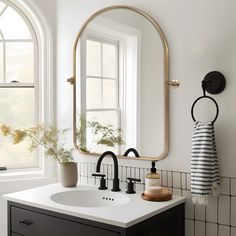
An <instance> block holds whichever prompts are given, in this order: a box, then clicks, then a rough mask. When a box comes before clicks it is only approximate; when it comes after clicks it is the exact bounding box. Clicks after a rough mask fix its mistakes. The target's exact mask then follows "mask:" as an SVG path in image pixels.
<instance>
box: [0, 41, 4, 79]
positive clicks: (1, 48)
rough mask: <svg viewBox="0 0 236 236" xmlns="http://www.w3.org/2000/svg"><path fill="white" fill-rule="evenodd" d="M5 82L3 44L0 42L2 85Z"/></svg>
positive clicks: (0, 75) (0, 77)
mask: <svg viewBox="0 0 236 236" xmlns="http://www.w3.org/2000/svg"><path fill="white" fill-rule="evenodd" d="M3 82H4V81H3V43H1V42H0V83H3Z"/></svg>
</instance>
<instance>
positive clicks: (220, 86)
mask: <svg viewBox="0 0 236 236" xmlns="http://www.w3.org/2000/svg"><path fill="white" fill-rule="evenodd" d="M225 85H226V80H225V77H224V75H223V74H222V73H220V72H219V71H211V72H209V73H208V74H206V76H205V77H204V79H203V80H202V91H203V96H201V97H199V98H197V99H196V100H195V101H194V103H193V105H192V108H191V115H192V118H193V120H194V122H195V121H196V119H195V118H194V114H193V109H194V106H195V104H196V103H197V102H198V101H199V100H200V99H202V98H208V99H210V100H212V101H213V102H214V103H215V105H216V116H215V118H214V120H213V121H212V124H214V123H215V121H216V120H217V117H218V115H219V107H218V104H217V102H216V101H215V99H214V98H212V97H210V96H206V91H207V92H208V93H211V94H218V93H221V92H222V91H223V90H224V88H225Z"/></svg>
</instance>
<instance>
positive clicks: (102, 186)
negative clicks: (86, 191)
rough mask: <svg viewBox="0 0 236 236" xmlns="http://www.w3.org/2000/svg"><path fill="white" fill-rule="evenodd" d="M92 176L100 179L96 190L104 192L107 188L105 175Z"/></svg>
mask: <svg viewBox="0 0 236 236" xmlns="http://www.w3.org/2000/svg"><path fill="white" fill-rule="evenodd" d="M92 176H95V177H101V179H100V186H99V187H98V189H100V190H106V189H107V186H106V179H105V177H106V175H104V174H96V173H95V174H92Z"/></svg>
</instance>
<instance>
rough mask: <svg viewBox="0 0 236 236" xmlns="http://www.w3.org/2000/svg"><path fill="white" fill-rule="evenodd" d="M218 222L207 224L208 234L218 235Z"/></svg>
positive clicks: (208, 235)
mask: <svg viewBox="0 0 236 236" xmlns="http://www.w3.org/2000/svg"><path fill="white" fill-rule="evenodd" d="M217 227H218V226H217V224H212V223H207V224H206V236H216V235H217Z"/></svg>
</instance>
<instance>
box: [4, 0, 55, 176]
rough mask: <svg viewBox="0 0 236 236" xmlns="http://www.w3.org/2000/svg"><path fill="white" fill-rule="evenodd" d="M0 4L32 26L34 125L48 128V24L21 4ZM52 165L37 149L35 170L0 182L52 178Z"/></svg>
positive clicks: (8, 172)
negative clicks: (35, 103)
mask: <svg viewBox="0 0 236 236" xmlns="http://www.w3.org/2000/svg"><path fill="white" fill-rule="evenodd" d="M1 1H2V2H4V3H6V4H7V5H10V6H11V7H13V8H14V9H15V10H17V12H18V13H19V12H20V15H23V17H25V18H26V19H27V21H28V22H30V24H31V25H32V26H31V27H32V28H33V30H34V33H35V35H36V38H37V47H38V49H37V50H38V55H37V60H36V61H37V64H38V66H37V67H35V68H38V69H37V71H36V70H35V76H37V79H36V81H37V82H35V93H38V94H36V95H35V96H37V97H38V111H37V112H36V114H35V116H36V117H37V118H36V119H37V120H36V122H38V123H43V124H45V125H47V124H52V123H53V122H54V121H55V119H54V114H55V106H54V102H55V99H54V96H55V91H54V89H53V88H54V86H53V84H54V81H53V80H52V78H53V70H52V68H53V67H52V59H53V57H52V55H53V49H52V34H51V31H50V29H49V27H48V23H47V21H46V19H45V18H44V17H43V15H42V14H41V13H40V11H39V10H38V9H37V7H36V6H32V7H31V6H30V5H29V4H27V3H26V2H25V1H23V0H17V1H16V0H8V1H7V0H1ZM31 5H32V3H31ZM27 21H26V22H27ZM5 85H6V84H5ZM7 86H8V85H7ZM9 86H14V84H10V85H9ZM22 86H32V84H28V83H27V84H22ZM36 91H38V92H36ZM54 165H55V163H54V161H52V160H50V159H46V158H45V154H44V151H43V149H42V148H39V167H38V168H27V169H15V170H6V171H0V181H1V180H4V181H5V180H7V179H15V178H32V177H53V176H54V175H55V173H54V171H52V170H54V169H55V168H54Z"/></svg>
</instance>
